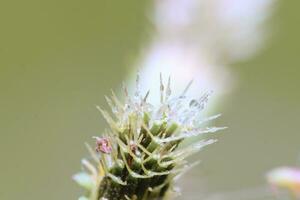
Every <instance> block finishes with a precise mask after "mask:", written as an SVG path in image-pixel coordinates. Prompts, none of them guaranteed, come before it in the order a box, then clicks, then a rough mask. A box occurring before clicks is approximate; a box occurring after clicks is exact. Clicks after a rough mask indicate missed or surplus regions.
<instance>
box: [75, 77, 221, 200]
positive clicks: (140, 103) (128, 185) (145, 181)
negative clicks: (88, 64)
mask: <svg viewBox="0 0 300 200" xmlns="http://www.w3.org/2000/svg"><path fill="white" fill-rule="evenodd" d="M136 82H137V83H136V84H137V86H136V91H135V93H134V95H133V96H130V95H129V94H128V92H127V89H126V87H124V100H123V102H121V100H119V99H118V98H117V97H116V95H115V94H114V93H113V92H112V96H111V97H106V100H107V102H108V104H109V106H110V107H111V111H112V112H111V113H112V114H110V113H109V112H107V111H105V110H103V109H101V108H100V107H97V108H98V110H99V111H100V112H101V113H102V115H103V117H104V118H105V120H106V121H107V123H108V125H109V130H107V131H105V132H104V133H103V134H102V135H101V136H96V137H94V138H95V140H96V147H95V150H94V148H92V147H90V146H89V145H87V148H88V150H89V151H90V154H91V156H90V159H83V160H82V166H83V171H82V172H80V173H78V174H76V175H74V177H73V178H74V180H75V181H76V182H77V183H78V184H79V185H81V186H82V187H84V189H85V194H84V196H82V197H80V198H79V199H80V200H129V199H131V200H152V199H153V200H160V199H168V198H170V197H171V196H172V195H174V194H176V193H178V191H177V190H176V189H175V187H174V183H175V182H176V180H177V179H178V178H179V177H180V176H181V175H182V174H183V173H184V172H186V171H187V170H188V169H190V168H191V167H192V166H193V165H195V164H196V163H197V162H195V163H191V164H189V163H188V162H187V161H186V158H187V157H188V156H190V155H191V154H194V153H196V152H198V151H199V150H200V149H202V148H203V147H204V146H206V145H209V144H212V143H214V142H216V140H215V139H201V135H203V134H205V133H212V132H216V131H218V130H220V129H224V128H225V127H206V124H207V122H208V121H211V120H213V119H216V118H218V117H219V116H220V114H218V115H214V116H211V117H207V118H203V116H202V115H203V112H202V110H203V109H204V108H205V105H206V104H207V102H208V99H209V97H210V95H211V92H207V93H204V94H203V95H202V96H201V97H200V98H198V99H194V98H189V97H188V96H187V95H186V93H187V91H188V88H189V87H190V85H191V82H190V83H189V84H188V85H187V87H186V89H185V90H184V91H183V92H182V93H181V94H180V95H178V96H175V97H172V96H171V86H170V78H169V80H168V83H167V84H166V86H165V85H164V83H163V80H162V77H161V78H160V103H159V105H154V104H151V103H149V102H148V101H147V97H148V96H149V92H147V93H146V94H145V95H142V94H141V92H140V89H139V88H140V87H139V77H137V81H136ZM191 137H196V138H197V139H198V141H197V142H194V144H192V145H188V146H184V145H182V143H183V141H185V140H186V139H188V138H191ZM199 138H200V139H199Z"/></svg>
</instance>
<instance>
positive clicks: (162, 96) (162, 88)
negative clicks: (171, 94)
mask: <svg viewBox="0 0 300 200" xmlns="http://www.w3.org/2000/svg"><path fill="white" fill-rule="evenodd" d="M160 103H164V84H163V79H162V74H161V73H160Z"/></svg>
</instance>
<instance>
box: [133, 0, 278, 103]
mask: <svg viewBox="0 0 300 200" xmlns="http://www.w3.org/2000/svg"><path fill="white" fill-rule="evenodd" d="M273 4H274V2H273V0H155V1H154V7H153V10H152V11H151V12H150V13H151V15H150V18H151V21H152V22H153V25H154V28H155V32H154V34H153V38H152V39H151V41H150V43H149V44H148V46H146V47H144V50H143V54H142V56H141V58H139V63H137V64H138V66H139V67H140V68H139V71H140V75H141V79H142V80H143V81H144V82H145V85H144V86H143V88H151V89H152V87H153V84H152V83H153V82H154V81H157V80H156V79H157V77H158V74H159V73H160V72H161V73H163V75H171V77H172V79H173V80H176V81H175V82H176V85H174V88H176V89H178V90H182V89H183V87H184V85H185V84H186V83H188V82H189V81H190V80H194V85H193V87H192V88H191V92H193V93H200V92H204V91H205V90H207V89H209V90H214V91H215V92H216V93H217V94H219V95H222V94H224V93H226V92H229V91H230V90H231V88H232V86H233V82H234V81H233V80H234V75H233V74H232V72H230V70H229V69H228V66H229V65H230V64H232V63H234V62H236V61H239V60H243V59H247V58H249V57H250V56H252V55H253V54H254V53H255V52H257V50H259V48H260V47H261V46H262V44H263V43H262V42H263V40H264V39H265V35H266V31H267V29H266V28H265V25H266V21H267V19H268V17H269V16H270V14H271V11H272V8H273ZM151 91H156V90H151ZM150 97H151V96H150Z"/></svg>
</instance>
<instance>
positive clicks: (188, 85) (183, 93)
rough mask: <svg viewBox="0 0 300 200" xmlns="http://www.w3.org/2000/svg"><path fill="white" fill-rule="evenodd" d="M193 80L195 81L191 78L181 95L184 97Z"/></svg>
mask: <svg viewBox="0 0 300 200" xmlns="http://www.w3.org/2000/svg"><path fill="white" fill-rule="evenodd" d="M193 82H194V80H190V82H189V83H188V84H187V86H186V87H185V89H184V90H183V92H182V94H181V95H180V96H182V97H184V96H185V95H186V93H187V91H188V90H189V89H190V87H191V85H192V83H193Z"/></svg>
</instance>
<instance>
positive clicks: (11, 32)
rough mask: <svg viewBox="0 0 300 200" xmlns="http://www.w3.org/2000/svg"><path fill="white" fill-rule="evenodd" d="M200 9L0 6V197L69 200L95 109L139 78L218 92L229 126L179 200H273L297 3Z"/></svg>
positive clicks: (96, 118)
mask: <svg viewBox="0 0 300 200" xmlns="http://www.w3.org/2000/svg"><path fill="white" fill-rule="evenodd" d="M195 2H196V3H195ZM199 2H201V3H200V4H199ZM199 2H197V1H192V0H186V1H184V0H179V1H178V4H174V2H172V1H168V0H165V1H161V2H160V1H150V0H148V1H140V0H130V1H116V0H97V1H95V0H88V1H81V0H73V1H66V0H60V1H57V0H52V1H37V0H27V1H20V0H17V1H8V0H2V1H0V27H1V31H0V138H1V139H0V156H1V161H0V162H1V164H0V177H1V181H0V199H11V200H15V199H32V200H33V199H44V200H52V199H76V198H78V196H79V195H80V193H81V190H80V188H79V187H78V186H77V185H76V184H75V183H74V182H73V181H72V179H71V176H72V175H73V174H74V173H76V172H77V171H79V170H80V159H81V158H83V157H85V156H87V155H88V152H87V151H86V149H85V146H84V142H85V141H87V142H93V140H92V139H91V138H92V136H95V135H100V134H101V132H102V131H103V129H104V128H105V127H106V124H105V122H104V120H103V119H102V117H101V115H100V114H99V112H98V111H97V110H96V109H95V104H98V105H106V103H105V99H104V95H107V94H109V93H110V89H115V90H116V91H118V90H119V88H120V86H121V84H122V81H126V82H128V83H129V84H130V83H131V82H133V81H132V80H133V77H134V76H135V75H136V72H137V71H140V73H141V77H142V79H141V81H142V82H143V81H145V87H146V86H148V85H150V86H151V87H154V89H155V87H156V88H157V89H158V87H159V85H158V82H157V81H155V79H152V77H156V78H158V76H159V72H160V71H161V72H163V73H164V74H165V76H168V75H169V74H171V75H172V77H175V78H174V81H173V82H174V85H176V82H178V83H177V84H178V87H179V88H180V87H181V86H182V87H183V85H185V84H186V83H187V82H188V80H190V79H192V78H194V79H195V84H194V86H193V88H194V90H193V89H192V93H193V94H196V93H197V92H198V90H197V88H200V89H201V90H203V89H213V90H215V94H216V95H215V98H214V99H213V100H212V104H211V106H210V107H209V111H208V113H212V114H214V113H222V114H223V116H222V118H220V119H219V120H218V121H217V123H216V124H217V125H220V126H223V125H225V126H228V127H229V129H227V130H226V131H222V133H218V134H217V135H215V136H214V137H216V138H218V139H219V142H218V143H217V144H214V145H211V146H209V147H207V148H206V149H205V150H203V151H202V152H201V153H200V154H197V155H195V156H193V158H191V159H193V160H195V159H200V160H202V162H201V164H200V165H199V166H197V167H195V168H194V169H193V170H191V171H190V172H188V173H187V174H186V176H185V177H184V178H183V179H181V180H180V182H179V183H178V185H179V186H181V187H182V193H183V196H182V197H180V198H178V199H200V198H201V199H210V200H212V199H214V200H216V199H220V200H223V199H231V200H233V199H261V200H263V199H276V198H275V197H274V196H272V195H270V194H269V190H268V189H266V188H268V186H267V183H266V179H265V174H266V173H267V172H268V171H269V170H270V169H272V168H274V167H277V166H282V165H287V166H299V165H300V145H299V141H300V133H299V130H298V129H299V128H298V127H299V115H300V106H299V101H300V93H299V88H298V87H299V85H300V74H299V73H300V68H299V65H300V60H299V55H298V52H299V51H300V39H299V35H300V28H299V22H300V13H299V11H298V8H299V6H300V2H299V1H283V0H277V1H276V2H271V1H264V2H266V3H265V4H264V3H263V5H260V3H261V2H263V1H249V0H243V1H240V2H239V3H237V2H238V1H234V0H230V1H229V0H223V1H222V0H219V1H218V0H214V1H208V0H206V1H205V0H204V1H199ZM211 2H213V3H211ZM241 2H243V3H241ZM249 2H250V3H249ZM251 2H252V3H253V4H255V5H252V4H251ZM179 3H180V4H179ZM181 3H182V4H181ZM237 4H238V5H237ZM256 4H257V5H256ZM172 6H174V7H172ZM176 6H177V7H176ZM243 6H244V7H243ZM172 9H174V10H172ZM176 9H180V10H179V11H180V12H178V10H176ZM174 13H175V14H174ZM221 19H226V20H224V21H222V20H221ZM173 65H174V67H173ZM193 76H196V77H193ZM147 77H148V79H147ZM149 78H150V80H149ZM181 78H182V79H181ZM153 80H154V81H153ZM175 88H177V86H176V87H175ZM195 88H196V89H195ZM151 89H152V88H151ZM175 92H176V91H175Z"/></svg>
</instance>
